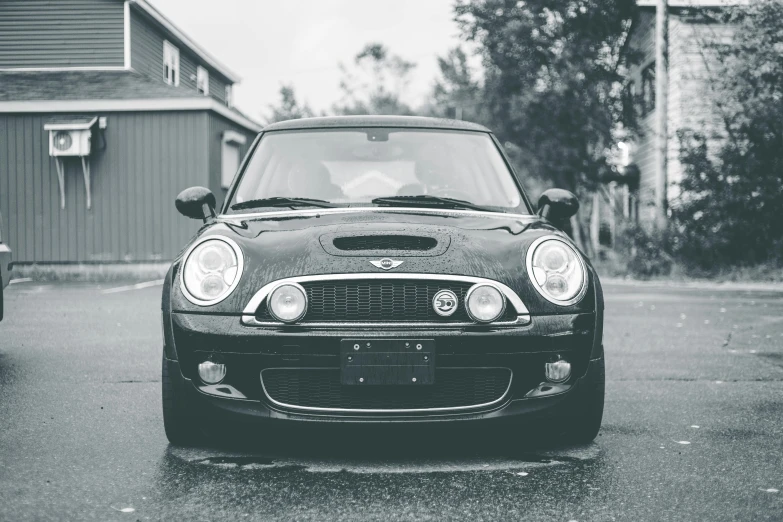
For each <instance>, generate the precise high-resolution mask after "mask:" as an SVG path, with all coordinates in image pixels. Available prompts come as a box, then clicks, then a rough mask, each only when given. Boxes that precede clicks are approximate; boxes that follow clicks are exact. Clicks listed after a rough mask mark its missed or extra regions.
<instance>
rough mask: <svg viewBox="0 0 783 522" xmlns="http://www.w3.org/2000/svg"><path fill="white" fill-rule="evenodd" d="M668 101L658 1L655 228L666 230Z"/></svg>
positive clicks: (665, 32)
mask: <svg viewBox="0 0 783 522" xmlns="http://www.w3.org/2000/svg"><path fill="white" fill-rule="evenodd" d="M668 98H669V6H668V5H667V0H658V1H657V5H656V9H655V225H656V227H658V228H659V229H663V228H665V227H666V222H667V216H666V208H667V202H668V198H667V194H666V192H667V190H666V189H667V155H668V153H669V134H668V132H669V130H668V128H667V127H668V125H667V123H668V110H667V106H668Z"/></svg>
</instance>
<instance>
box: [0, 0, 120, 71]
mask: <svg viewBox="0 0 783 522" xmlns="http://www.w3.org/2000/svg"><path fill="white" fill-rule="evenodd" d="M123 13H124V7H123V2H118V1H117V0H59V1H57V2H52V1H43V0H2V1H0V68H21V67H25V68H27V67H31V68H44V67H107V66H109V67H122V66H123V65H124V62H125V58H124V49H125V47H124V46H125V44H124V14H123Z"/></svg>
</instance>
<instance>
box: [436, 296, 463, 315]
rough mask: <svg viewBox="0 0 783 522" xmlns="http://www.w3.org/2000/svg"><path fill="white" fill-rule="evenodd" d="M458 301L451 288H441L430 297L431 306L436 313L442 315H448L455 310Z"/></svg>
mask: <svg viewBox="0 0 783 522" xmlns="http://www.w3.org/2000/svg"><path fill="white" fill-rule="evenodd" d="M458 303H459V300H458V299H457V294H455V293H454V292H452V291H451V290H441V291H440V292H438V293H436V294H435V297H433V298H432V308H433V309H434V310H435V313H436V314H438V315H440V316H443V317H448V316H450V315H451V314H453V313H454V312H456V311H457V304H458Z"/></svg>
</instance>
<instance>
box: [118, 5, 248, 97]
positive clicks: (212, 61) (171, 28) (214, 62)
mask: <svg viewBox="0 0 783 522" xmlns="http://www.w3.org/2000/svg"><path fill="white" fill-rule="evenodd" d="M129 5H131V6H134V7H137V8H139V9H140V10H141V11H142V12H144V14H146V15H147V16H149V17H150V18H152V19H153V20H155V21H156V22H157V23H158V24H160V25H161V26H162V27H163V28H164V29H165V30H166V31H167V32H168V33H170V34H171V35H172V36H173V37H174V38H175V39H177V40H179V41H180V42H182V43H183V44H184V45H186V46H187V47H188V48H190V50H191V51H193V52H194V53H195V54H196V55H197V56H198V57H199V58H201V59H202V60H204V62H206V63H207V64H208V65H209V66H210V67H212V68H214V69H215V70H216V71H218V72H219V73H220V74H222V75H223V76H225V77H226V78H228V80H229V81H231V82H232V83H239V82H240V81H241V80H242V78H240V77H239V75H237V74H236V73H235V72H233V71H232V70H231V69H229V68H228V67H226V66H225V65H223V64H222V63H221V62H220V61H219V60H218V59H217V58H215V57H214V56H212V55H211V54H210V53H209V52H207V51H206V50H205V49H204V48H203V47H201V46H200V45H199V44H197V43H196V42H195V41H193V40H192V39H191V38H190V37H189V36H188V35H186V34H185V33H184V32H183V31H182V30H181V29H180V28H179V27H177V26H176V25H174V22H172V21H171V20H169V19H168V18H167V17H166V16H165V15H163V13H161V12H160V11H158V10H157V9H156V8H155V7H153V6H152V5H151V4H150V3H149V2H148V1H147V0H130V1H129Z"/></svg>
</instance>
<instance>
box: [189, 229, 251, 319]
mask: <svg viewBox="0 0 783 522" xmlns="http://www.w3.org/2000/svg"><path fill="white" fill-rule="evenodd" d="M208 241H222V242H224V243H225V244H227V245H228V246H229V247H230V248H231V249H232V250H233V251H234V255H235V256H236V258H237V275H236V277H235V278H234V281H233V282H232V283H231V284H230V285H229V286H228V290H226V291H225V293H224V294H222V295H221V296H220V297H217V298H215V299H210V300H206V301H205V300H203V299H199V298H198V297H196V296H194V295H193V294H191V293H190V292H189V291H188V287H187V286H186V285H185V265H186V264H187V262H188V260H189V259H190V255H191V254H192V253H193V251H194V250H195V249H196V248H198V247H199V246H201V245H202V244H204V243H206V242H208ZM244 270H245V256H244V254H243V253H242V249H241V248H240V247H239V245H238V244H237V243H236V241H234V240H233V239H231V238H228V237H225V236H219V235H214V236H207V237H204V238H201V239H199V240H198V241H196V242H195V243H193V244H192V245H190V247H189V248H188V249H187V251H186V252H185V255H183V256H182V263H181V264H180V267H179V288H180V290H181V291H182V294H183V295H184V296H185V298H186V299H187V300H188V301H190V302H191V303H193V304H194V305H197V306H212V305H214V304H217V303H219V302H221V301H223V300H225V299H226V298H227V297H228V296H230V295H231V294H232V293H233V292H234V290H235V289H236V287H237V286H238V285H239V281H240V279H242V274H243V273H244Z"/></svg>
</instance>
